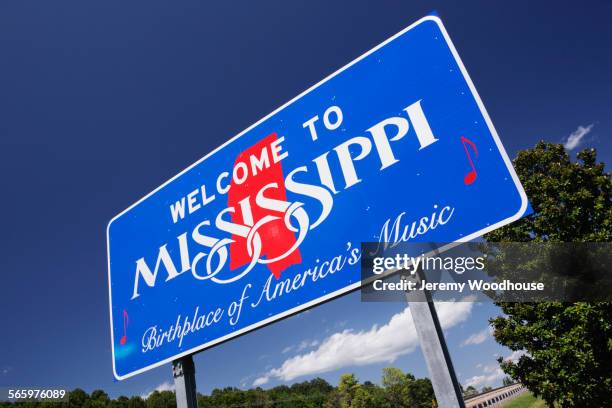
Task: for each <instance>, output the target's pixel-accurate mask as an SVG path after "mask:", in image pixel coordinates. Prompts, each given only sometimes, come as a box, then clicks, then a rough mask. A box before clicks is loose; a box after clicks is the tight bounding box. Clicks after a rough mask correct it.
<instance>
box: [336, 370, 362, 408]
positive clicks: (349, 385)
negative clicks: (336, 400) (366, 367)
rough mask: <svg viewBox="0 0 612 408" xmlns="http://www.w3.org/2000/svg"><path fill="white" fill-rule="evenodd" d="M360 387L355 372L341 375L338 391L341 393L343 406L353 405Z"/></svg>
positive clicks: (343, 407) (345, 407)
mask: <svg viewBox="0 0 612 408" xmlns="http://www.w3.org/2000/svg"><path fill="white" fill-rule="evenodd" d="M358 388H359V381H357V377H355V374H342V375H341V376H340V383H339V384H338V393H339V394H340V404H341V406H342V408H349V407H350V406H351V403H352V401H353V398H355V393H356V392H357V389H358Z"/></svg>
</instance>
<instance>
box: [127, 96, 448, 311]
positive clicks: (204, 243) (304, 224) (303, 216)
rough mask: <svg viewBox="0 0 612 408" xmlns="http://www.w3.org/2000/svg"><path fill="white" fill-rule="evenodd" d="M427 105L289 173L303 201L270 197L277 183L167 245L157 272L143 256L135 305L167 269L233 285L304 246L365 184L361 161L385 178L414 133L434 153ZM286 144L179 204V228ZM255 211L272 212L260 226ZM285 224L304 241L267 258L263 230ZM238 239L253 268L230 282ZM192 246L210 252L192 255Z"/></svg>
mask: <svg viewBox="0 0 612 408" xmlns="http://www.w3.org/2000/svg"><path fill="white" fill-rule="evenodd" d="M421 103H422V101H421V100H418V101H416V102H414V103H412V104H410V105H409V106H407V107H406V108H404V109H403V111H402V115H401V116H391V117H388V118H386V119H384V120H382V121H380V122H378V123H376V124H374V125H373V126H371V127H370V128H368V129H366V130H365V132H364V136H354V137H352V138H350V139H347V140H345V141H343V142H342V143H340V144H339V145H337V146H336V147H334V148H333V149H332V150H330V151H327V152H325V153H323V154H320V155H319V156H317V157H315V158H314V159H312V162H311V163H305V164H304V165H302V166H299V167H296V168H294V169H293V170H292V171H290V172H289V173H288V174H287V176H286V177H285V180H284V186H283V188H285V189H286V191H288V192H290V193H292V194H294V195H295V196H296V199H295V200H294V201H287V200H279V199H277V198H271V197H270V194H269V192H270V191H273V190H275V189H278V188H280V186H279V184H278V183H277V182H271V183H269V184H267V185H265V186H263V187H262V188H260V189H259V191H257V192H254V193H253V194H251V195H249V196H247V197H245V198H243V199H242V200H241V201H240V202H239V203H238V205H237V206H228V207H227V208H224V209H223V210H221V211H220V212H219V213H218V214H217V216H216V217H215V218H214V219H209V218H206V219H203V220H202V221H201V222H200V223H198V224H197V225H196V226H195V227H194V228H193V229H192V230H191V231H187V232H184V233H182V234H180V235H178V237H177V241H176V242H175V243H172V244H170V243H165V244H163V245H161V246H160V247H159V248H158V250H157V257H156V259H155V263H154V266H153V268H151V267H150V266H149V263H148V262H150V261H151V260H147V259H145V257H144V256H143V257H141V258H139V259H137V260H136V267H135V275H134V290H133V294H132V297H131V299H132V300H134V299H136V298H138V297H139V296H140V291H139V283H140V282H141V280H142V281H144V283H145V284H146V285H147V286H149V287H154V286H155V285H156V283H157V275H158V273H159V271H160V269H161V267H162V266H163V269H164V270H165V272H166V274H167V277H166V279H165V281H169V280H171V279H174V278H176V277H177V276H179V275H181V274H183V273H185V272H188V271H191V274H192V276H193V277H194V278H195V279H197V280H211V281H213V282H215V283H217V284H227V283H230V282H234V281H237V280H239V279H241V278H242V277H244V276H245V275H246V274H248V273H249V272H250V271H251V270H252V269H253V267H254V266H255V265H256V264H258V263H259V264H270V263H272V262H277V261H279V260H281V259H283V258H285V257H287V256H289V255H290V254H291V253H292V252H294V251H295V250H296V249H297V248H298V247H299V246H300V244H301V243H302V242H303V241H304V239H305V238H306V235H307V233H308V231H310V230H312V229H315V228H316V227H317V226H318V225H320V224H321V223H322V222H324V221H325V219H326V218H327V217H328V216H329V215H330V213H331V211H332V208H333V205H334V195H335V194H339V193H340V192H341V191H342V190H346V189H349V188H351V187H352V186H354V185H356V184H358V183H360V182H361V181H362V179H361V178H360V177H359V174H358V171H357V168H356V165H355V164H356V162H358V161H360V160H363V159H364V158H365V157H367V156H368V155H370V154H373V155H376V156H377V157H378V159H379V160H380V168H379V171H382V170H384V169H386V168H387V167H389V166H392V165H394V164H396V163H397V162H399V160H400V159H399V158H398V157H396V156H395V154H394V151H393V144H394V143H398V142H399V141H400V140H402V139H403V138H404V137H405V136H406V135H407V134H408V131H409V129H410V127H411V126H412V128H413V129H414V133H415V135H416V138H417V140H418V144H419V150H422V149H425V148H427V147H428V146H430V145H431V144H433V143H435V142H436V141H437V140H438V139H437V138H436V137H435V136H434V134H433V132H432V130H431V127H430V125H429V123H428V121H427V118H426V116H425V114H424V111H423V108H422V106H421ZM332 108H333V109H332ZM332 108H330V109H328V111H333V112H334V113H335V114H336V115H337V121H336V123H338V122H339V121H341V120H342V116H341V115H342V113H341V112H342V111H341V110H340V108H339V107H336V106H334V107H332ZM304 128H309V130H310V133H311V136H312V138H313V140H316V133H315V132H314V130H313V126H312V120H310V121H308V122H305V123H304ZM283 141H284V137H280V138H275V139H274V140H273V141H271V142H270V143H268V144H266V145H264V146H262V148H261V150H260V151H259V152H258V153H256V154H250V155H249V156H248V157H246V158H243V159H242V160H240V161H237V162H236V163H235V164H234V166H233V168H232V169H231V172H230V171H223V172H221V173H220V174H219V175H218V177H217V178H216V180H215V183H214V184H215V192H214V194H207V189H206V185H202V186H200V187H199V188H197V189H195V190H194V191H192V192H191V193H189V194H187V195H186V196H184V197H182V198H181V199H179V200H178V201H177V202H176V203H174V204H172V205H171V206H170V207H169V210H170V216H171V217H172V221H173V223H175V224H176V223H179V222H180V221H181V220H184V219H185V217H188V216H190V215H191V214H194V213H196V212H198V211H200V210H201V209H203V208H205V206H206V205H207V204H209V203H211V202H213V201H214V200H215V198H216V196H217V195H224V194H227V193H228V192H229V191H230V188H231V186H232V185H240V184H243V183H246V182H247V180H248V178H249V175H253V176H254V175H257V174H258V172H261V171H263V170H264V169H266V168H268V167H270V166H272V165H274V164H276V163H279V162H280V161H281V160H283V159H285V158H286V157H288V156H289V152H288V151H283V146H282V142H283ZM330 160H337V164H338V165H339V168H340V170H341V171H340V173H341V174H333V172H332V170H331V167H330ZM309 172H316V174H317V176H318V179H319V181H320V184H310V183H304V182H301V181H299V180H300V174H302V173H309ZM267 193H268V194H267ZM299 196H305V197H310V198H311V199H314V200H316V201H317V202H318V203H319V205H320V208H321V209H320V211H319V212H318V216H317V217H316V218H315V219H314V220H313V219H311V217H310V215H309V213H312V211H311V209H310V208H308V210H309V211H307V208H306V205H305V204H304V203H303V202H301V201H299ZM254 206H256V207H258V208H260V209H265V210H267V211H268V212H269V214H268V215H266V216H265V217H263V218H261V219H259V220H257V222H253V216H252V213H253V208H254ZM238 212H239V213H241V215H242V217H241V219H242V220H243V222H242V223H241V224H239V223H236V222H235V221H234V220H230V217H231V216H232V215H234V214H236V213H238ZM278 220H283V221H284V225H285V227H286V228H287V229H288V230H289V231H291V232H293V233H297V238H296V239H295V242H294V243H293V245H291V247H289V248H287V250H286V251H284V252H283V253H282V254H280V255H278V256H275V257H274V258H272V259H269V258H263V257H262V256H261V255H262V239H261V237H260V235H259V233H258V230H259V229H260V228H261V227H262V226H264V225H266V224H267V223H269V222H273V221H274V222H277V221H278ZM213 226H214V227H213ZM215 228H216V229H217V230H218V231H220V232H222V233H226V234H227V235H228V236H226V237H215V236H211V235H210V231H211V230H214V229H215ZM232 237H241V238H243V239H245V240H246V249H247V251H248V255H249V257H250V262H249V263H248V264H247V265H246V266H244V267H243V268H242V269H241V270H238V271H236V272H232V276H222V275H227V269H228V268H224V267H225V266H226V264H227V261H228V258H229V250H228V247H229V245H231V244H232V243H233V242H235V240H234V239H233V238H232ZM190 241H192V242H193V243H194V244H196V245H198V246H199V247H201V248H202V249H205V250H206V251H207V252H203V251H202V250H200V251H197V252H194V251H190V248H189V242H190ZM168 245H178V254H179V256H178V257H176V256H175V257H174V258H173V257H172V256H171V255H170V253H171V252H172V253H176V251H171V250H169V249H168ZM192 245H193V244H192ZM176 258H178V259H176ZM151 265H153V264H152V263H151Z"/></svg>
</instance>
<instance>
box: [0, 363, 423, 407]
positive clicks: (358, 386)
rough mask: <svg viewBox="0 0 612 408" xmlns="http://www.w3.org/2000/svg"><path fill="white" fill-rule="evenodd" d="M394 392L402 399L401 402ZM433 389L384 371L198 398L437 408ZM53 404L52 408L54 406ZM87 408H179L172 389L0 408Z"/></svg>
mask: <svg viewBox="0 0 612 408" xmlns="http://www.w3.org/2000/svg"><path fill="white" fill-rule="evenodd" d="M394 393H398V394H399V395H401V396H402V399H401V400H398V399H396V398H395V397H394ZM433 401H434V394H433V387H432V386H431V381H429V379H427V378H420V379H415V378H414V376H413V375H411V374H405V373H404V372H403V371H401V370H399V369H397V368H388V369H384V372H383V386H379V385H377V384H374V383H372V382H369V381H366V382H364V383H363V384H362V383H360V382H359V380H358V379H357V377H355V375H353V374H343V375H342V376H341V377H340V381H339V384H338V386H337V387H334V386H332V385H331V384H329V383H328V382H327V381H325V380H324V379H322V378H315V379H313V380H310V381H304V382H300V383H295V384H293V385H291V386H287V385H279V386H277V387H274V388H271V389H269V390H264V389H262V388H259V387H258V388H255V389H250V390H241V389H239V388H235V387H226V388H223V389H215V390H213V391H212V392H211V394H210V395H203V394H198V407H199V408H213V407H214V408H251V407H252V408H255V407H265V408H321V407H324V408H342V407H346V408H431V407H432V402H433ZM49 404H50V405H49ZM47 406H51V407H61V408H81V407H93V406H100V407H102V406H104V407H112V408H176V397H175V395H174V392H172V391H154V392H153V393H152V394H150V395H149V396H148V398H146V399H142V398H141V397H137V396H135V397H131V398H128V397H124V396H120V397H118V398H117V399H110V398H109V397H108V395H107V394H106V393H105V392H104V391H102V390H96V391H93V392H92V393H91V395H89V394H87V393H86V392H85V391H83V390H81V389H75V390H74V391H72V392H71V393H70V400H69V403H65V402H62V403H48V402H38V403H37V402H15V403H8V402H6V403H3V402H0V408H5V407H6V408H8V407H11V408H14V407H19V408H43V407H47Z"/></svg>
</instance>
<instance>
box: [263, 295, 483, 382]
mask: <svg viewBox="0 0 612 408" xmlns="http://www.w3.org/2000/svg"><path fill="white" fill-rule="evenodd" d="M473 305H474V303H473V302H457V303H454V302H445V303H440V304H436V309H437V311H438V317H439V319H440V323H441V325H442V328H443V329H448V328H450V327H453V326H455V325H456V324H458V323H461V322H463V321H465V320H466V319H467V318H468V316H469V315H470V313H471V311H472V307H473ZM418 344H419V341H418V337H417V334H416V330H415V327H414V322H413V321H412V315H411V314H410V310H409V309H408V308H406V309H404V311H402V312H400V313H397V314H395V315H393V316H392V317H391V319H390V320H389V322H388V323H386V324H385V325H383V326H380V327H379V326H378V325H374V326H372V328H371V329H370V330H362V331H358V332H356V331H354V330H351V329H346V330H343V331H341V332H336V333H334V334H332V335H331V336H329V337H327V338H326V339H324V340H323V341H322V342H321V344H320V345H319V346H318V348H317V349H315V350H312V351H310V352H308V353H305V354H301V355H297V356H295V357H291V358H289V359H287V360H285V361H284V362H283V364H282V365H281V366H280V367H278V368H273V369H272V370H269V371H268V372H266V373H265V374H264V375H262V376H260V377H259V378H257V379H256V380H255V381H254V382H253V386H260V385H264V384H266V383H268V382H269V381H270V380H271V379H273V378H276V379H280V380H282V381H291V380H293V379H294V378H297V377H300V376H305V375H312V374H319V373H325V372H329V371H333V370H337V369H340V368H343V367H350V366H363V365H368V364H373V363H381V362H387V363H392V362H394V361H395V360H396V359H397V358H398V357H400V356H402V355H404V354H408V353H410V352H412V351H414V350H415V349H416V347H417V346H418Z"/></svg>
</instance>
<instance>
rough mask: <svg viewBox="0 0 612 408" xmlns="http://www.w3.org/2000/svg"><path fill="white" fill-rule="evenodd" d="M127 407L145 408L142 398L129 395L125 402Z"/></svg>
mask: <svg viewBox="0 0 612 408" xmlns="http://www.w3.org/2000/svg"><path fill="white" fill-rule="evenodd" d="M127 406H128V408H145V407H146V406H147V404H145V402H144V400H143V399H142V398H140V397H138V396H134V397H131V398H130V400H129V401H128V404H127Z"/></svg>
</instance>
